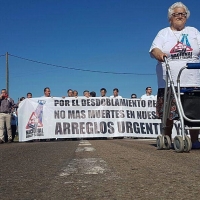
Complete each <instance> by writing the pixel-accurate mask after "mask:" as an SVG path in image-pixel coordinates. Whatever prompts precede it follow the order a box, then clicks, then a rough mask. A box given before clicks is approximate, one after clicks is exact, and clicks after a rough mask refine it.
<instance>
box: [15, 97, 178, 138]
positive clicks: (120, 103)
mask: <svg viewBox="0 0 200 200" xmlns="http://www.w3.org/2000/svg"><path fill="white" fill-rule="evenodd" d="M155 106H156V99H151V100H140V99H125V98H123V99H117V98H85V97H82V98H80V97H79V98H64V99H63V98H60V97H53V98H51V97H42V98H31V99H25V100H24V101H22V102H21V103H20V106H19V109H18V120H19V121H18V124H19V127H18V128H19V129H18V130H19V141H28V140H33V139H49V138H90V137H148V138H156V137H157V135H158V134H160V129H161V120H159V119H156V115H155V113H156V112H155ZM179 126H180V125H179V123H178V124H177V123H175V126H174V134H177V132H178V134H179V128H180V127H179Z"/></svg>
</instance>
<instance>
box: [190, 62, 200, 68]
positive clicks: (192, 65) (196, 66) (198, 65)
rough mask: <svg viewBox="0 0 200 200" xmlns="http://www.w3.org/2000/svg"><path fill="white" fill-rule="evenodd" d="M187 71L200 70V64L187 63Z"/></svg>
mask: <svg viewBox="0 0 200 200" xmlns="http://www.w3.org/2000/svg"><path fill="white" fill-rule="evenodd" d="M187 69H200V63H187Z"/></svg>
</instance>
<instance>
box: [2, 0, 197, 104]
mask: <svg viewBox="0 0 200 200" xmlns="http://www.w3.org/2000/svg"><path fill="white" fill-rule="evenodd" d="M174 2H175V1H171V0H168V1H167V0H165V1H160V0H154V1H147V0H140V1H134V0H65V1H64V0H20V1H16V0H7V1H1V6H0V13H1V20H0V27H1V31H0V44H1V45H0V46H1V48H0V55H3V54H5V53H6V52H8V53H9V54H11V55H15V56H19V57H23V58H27V59H31V60H36V61H41V62H45V63H49V64H55V65H59V66H64V67H72V68H79V69H87V70H97V71H109V72H118V73H135V75H134V74H131V75H116V74H104V73H91V72H83V71H76V70H68V69H66V68H57V67H53V66H48V65H41V64H37V63H34V62H29V61H26V60H22V59H18V58H16V57H13V56H9V70H10V84H9V85H10V86H9V88H10V92H9V93H10V96H11V97H12V98H13V99H14V100H15V101H17V98H18V97H22V96H26V93H27V92H32V93H33V96H34V97H38V96H42V95H43V89H44V88H45V87H50V88H51V95H52V96H65V95H66V94H67V90H68V89H69V88H71V89H76V90H78V92H79V95H80V96H81V95H82V92H83V91H84V90H86V89H87V90H89V91H95V92H96V93H97V95H99V90H100V88H102V87H105V88H106V89H107V91H108V95H112V90H113V88H115V87H117V88H118V89H119V91H120V95H121V96H123V97H125V98H129V97H130V95H131V94H132V93H136V94H137V95H138V97H140V96H141V95H142V94H144V92H145V88H146V87H147V86H152V88H153V94H156V91H157V80H156V75H154V74H155V65H156V61H155V60H154V59H152V58H150V56H149V53H148V51H149V48H150V46H151V43H152V41H153V39H154V37H155V36H156V34H157V32H158V31H159V30H160V29H162V28H164V27H167V26H168V25H169V24H168V20H167V10H168V7H169V6H171V5H172V4H173V3H174ZM182 2H183V3H184V4H186V6H187V7H188V8H189V10H190V11H191V16H190V18H189V19H188V21H187V25H188V26H194V27H196V28H197V29H198V30H200V23H199V8H200V1H199V0H194V1H191V0H185V1H182ZM0 67H1V73H0V80H1V82H0V88H5V87H6V81H5V57H0ZM136 74H139V75H136ZM142 74H143V75H142ZM144 74H147V75H144ZM148 74H151V75H148ZM152 74H153V75H152Z"/></svg>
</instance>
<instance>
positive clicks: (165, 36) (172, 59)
mask: <svg viewBox="0 0 200 200" xmlns="http://www.w3.org/2000/svg"><path fill="white" fill-rule="evenodd" d="M189 17H190V11H189V9H188V8H187V7H186V6H185V5H184V4H183V3H181V2H176V3H174V4H173V5H172V6H170V7H169V9H168V20H169V27H166V28H164V29H162V30H160V31H159V32H158V34H157V36H156V37H155V39H154V40H153V43H152V45H151V48H150V50H149V53H150V55H151V57H152V58H155V59H156V60H157V61H158V62H157V65H156V72H157V82H158V92H157V95H156V96H157V106H156V114H157V117H158V118H160V119H162V117H163V105H164V93H165V90H166V87H165V86H166V65H165V58H166V59H167V61H168V63H169V66H170V68H171V73H172V77H173V80H174V85H175V87H177V83H176V81H175V80H176V79H177V77H178V73H179V71H180V69H181V68H182V67H183V66H185V65H186V64H187V63H199V56H200V33H199V31H198V30H197V29H196V28H194V27H190V26H186V22H187V19H188V18H189ZM180 83H181V87H184V88H194V87H195V88H200V70H199V69H192V70H190V71H189V70H184V71H183V72H182V77H181V80H180ZM169 88H170V85H169V87H168V88H167V91H168V90H169ZM106 93H107V91H106V89H105V88H101V90H100V94H101V95H100V96H101V97H106ZM67 95H68V97H78V92H77V91H76V90H71V89H69V90H68V91H67ZM50 96H51V91H50V88H48V87H47V88H45V89H44V97H50ZM83 96H85V97H87V98H89V97H96V92H94V91H92V92H89V91H88V90H85V91H84V92H83ZM31 97H32V94H31V93H28V94H27V98H31ZM110 97H112V98H122V97H121V96H120V95H119V90H118V89H117V88H114V89H113V95H112V96H110ZM153 97H154V96H153V95H152V88H151V87H147V88H146V93H145V94H144V95H142V96H141V99H146V98H153ZM63 98H65V97H63ZM131 98H137V95H136V94H132V95H131ZM170 98H171V99H170V102H171V110H170V115H169V117H168V119H167V122H166V127H165V133H164V134H165V135H168V136H169V137H170V138H171V134H172V127H173V120H174V119H177V117H178V115H179V113H178V110H177V107H176V102H175V98H174V95H173V94H172V95H171V96H170ZM23 99H25V98H24V97H22V98H21V99H20V102H21V101H22V100H23ZM0 104H1V105H0V143H3V142H4V137H3V132H4V123H5V124H6V127H7V133H8V141H9V142H12V134H11V126H10V122H11V115H10V114H11V112H12V108H15V107H17V105H15V104H14V101H13V100H12V99H11V98H10V97H8V95H7V93H6V90H5V89H3V90H2V91H1V95H0ZM190 135H191V141H192V143H193V147H194V148H196V147H197V148H200V142H199V141H198V135H199V130H191V131H190Z"/></svg>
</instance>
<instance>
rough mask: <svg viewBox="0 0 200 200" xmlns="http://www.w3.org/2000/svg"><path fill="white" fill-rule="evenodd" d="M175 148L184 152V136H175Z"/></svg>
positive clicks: (179, 151)
mask: <svg viewBox="0 0 200 200" xmlns="http://www.w3.org/2000/svg"><path fill="white" fill-rule="evenodd" d="M174 149H175V151H176V152H178V153H182V152H183V151H184V149H185V148H184V141H183V138H182V136H180V135H178V136H176V137H175V138H174Z"/></svg>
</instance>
